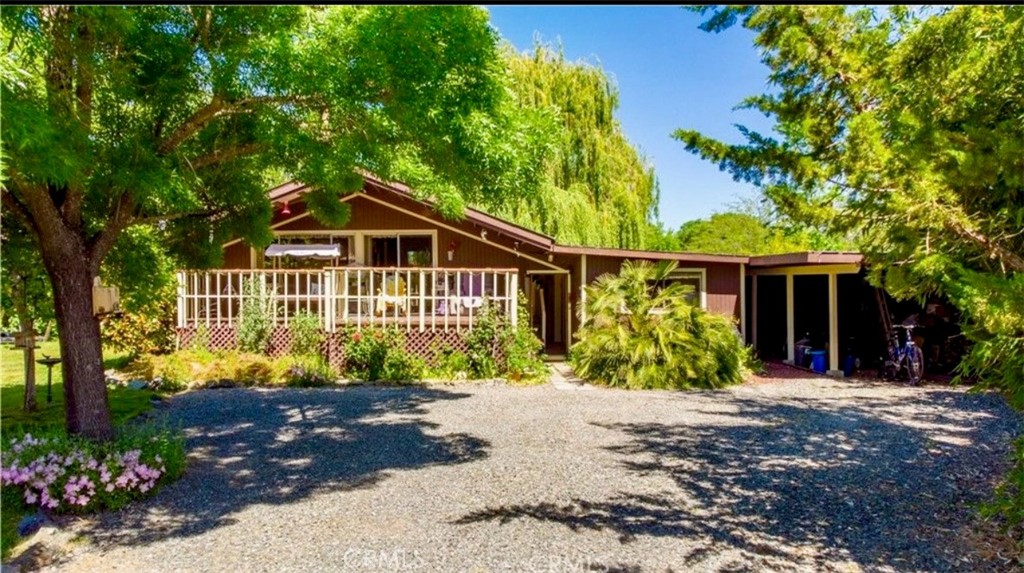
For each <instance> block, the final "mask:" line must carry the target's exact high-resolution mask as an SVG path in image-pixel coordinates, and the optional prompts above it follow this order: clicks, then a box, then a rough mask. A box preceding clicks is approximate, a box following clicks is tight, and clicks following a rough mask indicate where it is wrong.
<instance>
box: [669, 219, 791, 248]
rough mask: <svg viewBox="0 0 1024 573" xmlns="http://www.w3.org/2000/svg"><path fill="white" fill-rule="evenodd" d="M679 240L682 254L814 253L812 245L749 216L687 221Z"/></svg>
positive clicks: (681, 227)
mask: <svg viewBox="0 0 1024 573" xmlns="http://www.w3.org/2000/svg"><path fill="white" fill-rule="evenodd" d="M676 236H677V238H678V241H679V248H680V249H681V250H683V251H691V252H697V253H717V254H722V255H771V254H776V253H787V252H793V251H803V250H809V249H810V245H809V243H808V242H806V241H802V240H800V239H799V238H797V239H793V238H790V237H787V236H786V235H785V234H784V233H783V232H782V230H780V229H774V228H771V227H769V226H768V225H766V224H765V223H764V222H762V221H761V220H760V219H758V218H757V217H755V216H753V215H750V214H747V213H730V212H726V213H715V214H714V215H712V216H711V217H709V218H707V219H695V220H693V221H687V222H686V223H683V224H682V225H681V226H680V227H679V231H678V232H677V233H676Z"/></svg>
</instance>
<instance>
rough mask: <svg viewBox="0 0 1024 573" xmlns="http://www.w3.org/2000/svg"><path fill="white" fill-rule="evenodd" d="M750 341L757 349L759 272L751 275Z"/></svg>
mask: <svg viewBox="0 0 1024 573" xmlns="http://www.w3.org/2000/svg"><path fill="white" fill-rule="evenodd" d="M750 343H751V345H753V347H754V350H757V273H756V272H755V273H754V274H753V275H751V276H750Z"/></svg>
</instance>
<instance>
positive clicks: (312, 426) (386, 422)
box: [83, 388, 490, 545]
mask: <svg viewBox="0 0 1024 573" xmlns="http://www.w3.org/2000/svg"><path fill="white" fill-rule="evenodd" d="M467 396H469V394H464V393H457V392H448V391H440V390H433V389H423V388H349V389H330V390H329V389H308V390H298V389H280V390H269V391H260V390H245V389H230V390H206V391H200V392H192V393H189V394H185V395H182V396H178V397H175V398H174V399H173V400H172V401H171V404H170V405H169V407H168V408H167V410H166V412H164V413H163V414H162V415H161V416H158V418H159V417H166V419H167V423H168V424H169V425H171V426H177V427H180V428H182V430H183V431H184V432H185V435H186V437H187V441H186V448H187V451H188V465H187V467H186V470H185V475H184V476H182V478H181V479H180V480H179V481H177V482H175V483H173V484H169V485H168V486H166V487H165V488H163V489H162V490H161V491H160V492H159V493H158V494H157V495H156V496H155V497H153V498H151V499H149V500H146V501H142V502H137V503H133V504H131V505H130V506H128V507H127V508H125V509H124V510H122V511H120V512H110V513H104V514H101V515H99V516H98V518H97V519H96V520H95V521H93V522H91V523H87V524H84V531H83V533H85V534H86V535H88V536H89V537H90V538H91V539H93V540H94V541H95V542H97V543H98V544H100V545H105V544H128V545H137V544H140V543H142V544H145V543H151V542H154V541H159V540H161V539H165V538H168V537H182V536H194V535H199V534H201V533H204V532H206V531H208V530H211V529H214V528H217V527H221V526H224V525H230V524H232V523H235V522H236V519H235V518H234V517H232V516H233V515H234V514H236V513H237V512H239V511H241V510H243V509H245V508H246V507H248V506H250V505H254V504H270V505H277V504H289V503H293V502H297V501H300V500H302V499H304V498H307V497H309V496H310V495H313V494H315V493H319V492H332V491H339V490H347V489H358V488H368V487H373V486H374V485H375V484H377V483H378V482H379V481H381V480H383V479H386V477H387V475H388V472H389V471H392V470H405V469H415V468H422V467H428V466H436V465H448V464H461V463H467V462H472V461H474V460H479V459H483V458H484V457H486V456H487V449H488V448H489V446H490V444H489V443H488V442H487V441H485V440H482V439H480V438H476V437H474V436H470V435H467V434H462V433H449V434H439V433H438V434H435V433H428V432H429V431H430V430H432V429H435V428H436V427H437V425H436V424H432V423H430V422H427V421H425V420H424V419H423V418H422V415H423V414H425V413H426V410H425V406H426V405H428V404H429V403H431V402H435V401H440V400H458V399H461V398H465V397H467ZM158 423H159V422H158Z"/></svg>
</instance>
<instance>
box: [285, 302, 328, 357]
mask: <svg viewBox="0 0 1024 573" xmlns="http://www.w3.org/2000/svg"><path fill="white" fill-rule="evenodd" d="M288 326H289V328H290V330H291V333H292V344H291V353H292V354H294V355H296V356H319V355H320V348H321V346H322V345H323V343H324V333H323V330H321V328H320V317H319V316H317V315H315V314H313V313H312V312H309V311H308V310H300V311H299V312H297V313H295V316H294V317H292V319H291V321H290V322H289V324H288Z"/></svg>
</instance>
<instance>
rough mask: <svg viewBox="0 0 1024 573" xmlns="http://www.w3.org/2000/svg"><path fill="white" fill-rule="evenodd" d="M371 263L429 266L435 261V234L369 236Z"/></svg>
mask: <svg viewBox="0 0 1024 573" xmlns="http://www.w3.org/2000/svg"><path fill="white" fill-rule="evenodd" d="M366 241H367V248H368V250H369V253H370V265H371V266H374V267H429V266H432V265H433V264H434V261H433V252H434V244H433V241H434V239H433V236H431V235H395V236H388V237H384V236H375V237H367V239H366Z"/></svg>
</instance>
